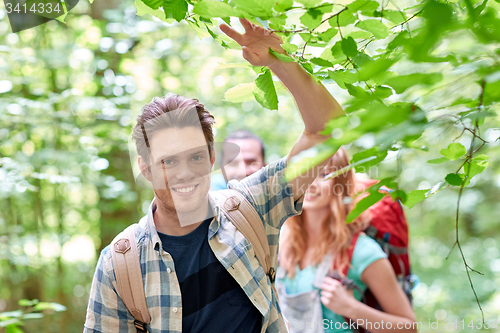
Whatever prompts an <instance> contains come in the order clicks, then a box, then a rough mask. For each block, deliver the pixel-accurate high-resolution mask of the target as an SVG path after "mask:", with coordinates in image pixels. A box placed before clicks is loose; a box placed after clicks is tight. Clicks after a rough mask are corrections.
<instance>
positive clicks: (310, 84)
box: [269, 61, 344, 134]
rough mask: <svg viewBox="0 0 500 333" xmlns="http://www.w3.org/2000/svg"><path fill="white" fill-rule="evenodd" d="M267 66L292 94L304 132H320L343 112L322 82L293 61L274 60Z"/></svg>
mask: <svg viewBox="0 0 500 333" xmlns="http://www.w3.org/2000/svg"><path fill="white" fill-rule="evenodd" d="M269 68H270V69H271V70H272V71H273V72H274V73H275V74H276V75H277V76H278V78H279V79H280V80H281V82H283V84H284V85H285V87H287V89H288V90H289V91H290V93H291V94H292V95H293V97H294V99H295V102H296V103H297V106H298V108H299V111H300V114H301V115H302V119H303V120H304V125H305V131H304V133H305V134H317V133H318V132H321V131H322V130H323V129H324V127H325V123H326V122H328V121H329V120H330V119H333V118H336V117H338V116H341V115H343V114H344V111H343V110H342V107H341V106H340V105H339V103H338V102H337V101H336V100H335V98H333V96H332V95H331V94H330V93H329V92H328V90H326V88H325V87H324V86H323V85H322V84H317V83H316V82H314V80H313V79H312V78H311V76H310V75H309V74H308V73H307V72H306V71H305V70H304V69H303V68H302V66H300V65H299V64H298V63H295V62H283V61H275V62H274V63H273V64H272V65H271V66H269Z"/></svg>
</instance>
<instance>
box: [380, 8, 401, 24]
mask: <svg viewBox="0 0 500 333" xmlns="http://www.w3.org/2000/svg"><path fill="white" fill-rule="evenodd" d="M377 13H380V12H377ZM381 14H383V17H384V18H386V19H388V20H389V21H391V22H392V23H395V24H401V23H403V22H404V21H406V20H407V17H406V14H405V13H404V12H403V11H398V10H390V9H384V12H383V13H381ZM377 16H379V15H377Z"/></svg>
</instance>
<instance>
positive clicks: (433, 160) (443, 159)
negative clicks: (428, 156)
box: [427, 157, 449, 164]
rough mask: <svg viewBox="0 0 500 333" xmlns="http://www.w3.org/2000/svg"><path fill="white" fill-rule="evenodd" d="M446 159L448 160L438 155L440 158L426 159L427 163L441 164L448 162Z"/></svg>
mask: <svg viewBox="0 0 500 333" xmlns="http://www.w3.org/2000/svg"><path fill="white" fill-rule="evenodd" d="M448 161H449V159H448V158H446V157H440V158H434V159H432V160H428V161H427V163H429V164H441V163H444V162H448Z"/></svg>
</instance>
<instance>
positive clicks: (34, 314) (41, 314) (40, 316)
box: [21, 312, 43, 319]
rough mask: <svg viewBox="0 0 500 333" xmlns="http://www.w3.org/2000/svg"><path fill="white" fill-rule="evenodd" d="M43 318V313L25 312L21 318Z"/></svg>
mask: <svg viewBox="0 0 500 333" xmlns="http://www.w3.org/2000/svg"><path fill="white" fill-rule="evenodd" d="M40 318H43V313H36V312H34V313H25V314H24V315H23V316H22V317H21V319H40Z"/></svg>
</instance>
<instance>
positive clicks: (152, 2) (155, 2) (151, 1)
mask: <svg viewBox="0 0 500 333" xmlns="http://www.w3.org/2000/svg"><path fill="white" fill-rule="evenodd" d="M138 1H141V0H138ZM142 2H143V3H144V4H145V5H146V6H148V7H149V8H151V9H158V7H160V6H161V5H162V4H163V0H142Z"/></svg>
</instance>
